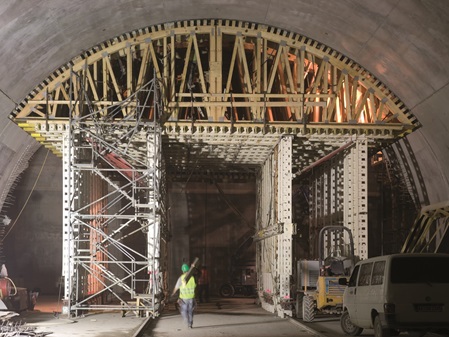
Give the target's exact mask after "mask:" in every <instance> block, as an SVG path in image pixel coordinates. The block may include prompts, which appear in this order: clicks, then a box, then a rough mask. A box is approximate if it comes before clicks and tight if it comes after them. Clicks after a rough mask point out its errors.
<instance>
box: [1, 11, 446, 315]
mask: <svg viewBox="0 0 449 337" xmlns="http://www.w3.org/2000/svg"><path fill="white" fill-rule="evenodd" d="M223 6H224V7H225V5H223ZM298 6H299V5H298ZM414 6H420V5H419V4H418V3H413V6H412V5H410V7H411V8H408V9H406V8H403V7H406V6H405V5H404V4H403V3H401V2H398V3H397V4H395V6H392V7H390V5H387V4H385V8H380V9H376V11H380V13H377V14H378V15H379V17H380V18H383V20H382V19H380V18H379V19H378V20H379V22H382V23H385V22H386V23H389V24H391V25H392V27H393V26H394V24H393V22H395V19H397V17H396V15H397V16H400V14H397V13H399V12H401V11H404V12H405V11H406V10H407V11H412V10H413V9H414ZM421 6H425V5H421ZM271 7H272V6H270V8H271ZM45 9H47V10H48V9H50V8H45V6H43V8H42V9H41V10H43V11H44V10H45ZM387 9H388V10H389V11H388V10H387ZM247 10H248V11H251V12H252V16H251V17H253V18H254V21H246V20H245V21H243V20H242V21H240V20H234V19H233V20H228V19H201V18H197V19H196V18H195V19H191V20H190V18H189V19H185V20H174V21H173V20H167V21H165V22H164V23H157V24H156V23H154V25H148V24H145V25H144V24H143V21H144V20H143V21H140V22H141V23H142V25H140V26H136V24H137V23H136V24H134V25H130V24H129V23H128V24H127V25H126V28H127V30H126V29H125V27H120V30H117V28H115V27H114V26H111V27H114V30H113V31H114V32H115V34H113V33H112V31H111V32H103V33H101V34H99V36H95V37H94V38H93V37H91V38H90V39H89V38H87V36H86V41H84V42H83V45H81V44H80V42H76V45H77V47H78V49H79V50H82V52H79V50H77V49H76V48H75V47H73V49H71V51H70V53H69V54H67V55H66V56H65V58H62V57H58V58H56V57H55V60H51V61H52V62H51V63H50V61H46V62H45V69H42V70H39V71H37V70H35V71H36V73H33V76H34V77H31V78H27V82H26V85H21V86H19V84H20V81H17V83H19V84H17V83H16V84H15V86H16V87H14V86H13V85H10V86H8V90H3V92H7V91H10V92H11V94H10V95H11V96H15V97H14V99H13V100H12V101H15V102H16V104H8V105H5V106H9V109H7V108H4V110H5V111H4V115H5V118H9V121H8V123H9V124H7V125H8V129H7V131H8V132H14V133H20V134H21V135H22V137H25V136H26V137H28V136H27V134H26V133H28V134H29V135H30V136H31V137H32V138H34V139H32V138H30V137H28V138H24V139H26V141H23V142H24V143H26V146H25V145H23V148H21V150H17V152H21V151H22V153H21V154H19V155H16V154H15V153H14V151H13V150H11V149H9V148H8V147H5V148H4V150H3V151H4V152H3V153H4V154H5V159H6V158H8V159H6V161H5V163H4V165H5V171H6V169H9V170H12V168H11V167H9V166H8V164H9V162H15V163H16V164H15V166H14V167H13V169H14V170H16V171H14V170H12V171H13V172H12V173H10V175H9V176H8V178H9V180H7V181H5V182H4V184H5V186H8V189H5V191H6V193H4V194H5V196H4V207H3V208H2V214H3V218H4V224H5V226H4V233H3V236H4V239H3V243H4V247H3V257H2V258H3V259H4V262H5V263H6V265H7V266H8V270H9V273H10V275H11V277H13V279H15V280H16V283H17V285H19V286H23V287H26V288H29V289H35V288H38V289H40V290H41V291H42V292H43V293H50V294H60V295H61V296H62V297H63V298H64V305H65V307H64V308H65V310H66V311H67V313H70V312H72V311H75V312H76V311H77V310H81V309H85V308H86V307H87V308H92V309H96V308H101V307H103V306H105V305H109V306H110V308H112V309H115V308H121V307H122V305H123V303H128V302H132V301H133V300H135V299H136V298H137V299H138V301H141V302H140V305H142V310H145V311H149V312H152V313H153V312H155V311H157V310H158V309H159V305H160V303H162V302H163V299H164V297H165V296H167V292H168V291H169V289H171V288H172V287H173V284H174V282H175V280H176V278H177V276H178V275H179V273H180V265H181V264H182V263H184V262H186V263H191V262H192V261H193V260H194V258H195V257H198V258H199V261H200V263H201V264H202V265H206V266H207V267H208V268H209V270H210V273H211V281H212V289H211V291H213V292H214V293H216V294H219V292H220V287H221V286H222V285H224V284H226V283H229V282H231V281H232V279H234V278H235V277H236V276H238V277H243V278H246V277H249V278H251V281H254V283H253V284H254V291H255V294H257V296H258V297H259V298H260V299H261V302H262V306H263V307H264V308H265V309H266V310H269V311H272V312H275V313H277V314H279V315H292V312H291V308H290V307H289V305H288V303H289V302H290V299H291V297H292V291H291V282H292V278H294V277H295V275H296V274H295V273H296V271H295V266H296V262H297V261H298V260H300V259H316V258H317V257H318V243H317V238H318V233H319V230H320V229H321V228H322V227H324V226H327V225H342V226H346V227H348V228H350V229H351V231H352V232H353V235H354V237H355V243H356V254H357V256H358V258H360V259H364V258H367V257H369V256H375V255H382V254H389V253H395V252H401V251H404V252H405V251H415V250H416V251H418V250H425V251H440V252H441V251H445V250H447V248H446V247H447V243H446V240H447V239H445V229H446V227H445V226H446V225H445V222H444V219H445V217H446V214H447V213H446V209H447V205H446V202H445V200H446V199H447V198H446V195H447V192H445V190H447V184H441V183H438V180H440V179H441V180H442V181H443V182H445V181H447V178H446V176H445V174H444V172H445V171H444V168H443V167H444V162H445V160H447V159H445V158H446V157H445V156H447V153H445V152H444V151H442V153H441V155H440V156H439V157H438V160H439V161H440V162H439V164H438V165H433V164H432V163H434V162H437V161H438V160H437V159H435V157H436V156H437V153H439V151H440V150H439V149H438V150H437V148H436V147H433V146H432V149H433V151H430V152H425V151H422V150H421V148H420V146H422V142H421V138H426V137H430V136H429V134H432V136H434V137H437V136H438V135H439V132H440V128H441V126H442V125H444V123H438V122H435V121H434V123H435V127H434V130H433V131H429V129H428V128H426V124H427V123H428V122H429V121H428V119H427V118H428V117H427V116H426V115H425V113H423V112H422V110H426V111H427V110H428V109H427V108H425V107H423V105H425V104H426V103H427V102H428V101H427V100H424V102H425V103H422V104H419V103H418V102H416V100H415V98H414V91H413V90H412V89H415V88H412V89H410V90H409V91H407V90H406V89H403V87H402V86H401V85H402V84H403V80H401V81H400V80H399V79H398V77H399V76H398V75H397V74H396V73H395V71H396V70H394V69H392V70H390V71H389V73H387V74H384V73H383V72H382V66H383V67H387V68H389V67H390V66H391V65H389V64H386V63H385V60H381V61H384V62H381V61H379V64H377V63H376V61H373V60H370V61H368V60H367V58H368V57H369V55H368V54H365V53H368V52H367V51H359V52H356V51H355V50H353V49H352V48H355V46H353V47H352V48H350V47H345V41H348V40H351V39H350V37H349V36H347V37H346V38H345V39H342V41H341V42H338V43H337V42H334V41H333V40H332V39H330V38H329V37H326V36H327V34H326V33H325V32H324V33H316V32H314V33H313V34H312V31H309V30H308V29H305V28H301V26H298V27H296V26H290V24H285V23H286V22H288V21H285V22H284V23H280V22H278V21H277V20H271V19H268V18H266V17H265V18H262V19H261V18H259V20H257V16H258V14H255V13H254V12H253V11H252V9H251V10H250V9H249V8H248V9H247ZM272 10H273V12H275V11H276V10H274V9H272ZM354 10H355V9H354ZM369 10H374V9H373V8H369ZM277 11H282V9H277ZM387 13H388V14H387ZM282 14H283V15H286V13H285V12H283V13H282ZM128 15H129V14H128ZM184 15H186V14H184ZM289 15H294V13H290V14H289ZM429 16H430V17H431V15H430V14H429ZM110 17H112V16H110ZM193 17H195V15H193ZM68 20H70V19H68ZM111 20H112V19H111ZM141 20H142V19H141ZM150 21H151V20H150ZM259 22H261V23H259ZM291 22H293V21H291ZM435 25H437V24H435ZM438 27H440V26H438ZM123 29H125V30H123ZM367 29H368V28H367ZM385 29H386V28H385ZM440 29H442V28H440ZM386 30H387V29H386ZM307 33H309V34H307ZM333 33H335V31H333ZM71 34H73V33H71ZM90 34H92V33H89V34H88V35H90ZM346 34H348V35H349V33H346ZM372 34H374V33H372ZM379 34H385V32H384V31H382V32H381V33H379ZM311 37H314V38H311ZM376 37H377V38H380V37H379V36H376ZM89 41H90V43H89ZM101 41H103V42H101ZM46 43H48V44H51V42H46ZM65 43H66V42H65ZM353 43H354V44H356V43H355V42H353ZM376 43H378V42H377V41H376ZM75 50H76V52H75ZM41 53H43V52H41ZM390 53H392V54H394V53H395V52H393V51H390ZM394 55H395V56H396V57H398V56H397V55H396V54H394ZM385 58H386V59H387V57H385ZM33 62H36V61H33ZM47 62H48V64H47ZM395 62H396V63H399V62H400V61H398V60H395ZM6 64H7V63H6ZM407 66H408V65H402V66H401V67H407ZM36 68H39V67H36ZM415 76H416V77H417V76H418V75H415ZM440 76H442V77H444V72H440ZM446 77H447V76H446ZM28 81H29V82H28ZM418 83H421V82H418ZM18 87H20V90H19V89H18ZM393 88H394V91H393V90H392V89H393ZM415 90H416V89H415ZM441 90H444V89H441ZM397 94H399V96H400V97H403V98H402V99H400V98H399V96H397ZM4 96H5V97H8V95H7V94H4ZM428 97H433V96H432V94H428V95H427V96H426V98H428ZM4 99H5V100H7V99H6V98H4ZM439 99H441V100H443V99H442V98H439V97H433V98H432V100H436V102H438V103H439V104H441V105H444V104H443V103H444V102H443V103H440V102H439V101H438V100H439ZM428 100H429V102H428V104H429V105H431V104H436V103H435V101H431V99H430V98H428ZM10 103H11V102H10ZM12 105H14V106H12ZM435 114H436V113H435ZM438 116H439V117H438V118H441V119H443V120H444V118H445V116H446V115H444V114H443V115H442V116H440V115H438ZM422 119H423V120H425V121H426V123H423V124H422V123H421V120H422ZM9 125H11V126H9ZM17 126H18V127H17ZM9 127H10V128H15V129H12V130H13V131H9ZM20 128H21V129H23V130H24V131H25V132H23V131H22V130H20ZM5 130H6V129H5ZM429 142H430V141H429ZM430 143H431V142H430ZM429 146H430V145H429ZM440 146H442V147H444V146H443V145H440ZM10 147H11V148H13V146H10ZM424 152H425V153H424ZM8 156H9V157H8ZM429 156H430V157H431V160H429V158H428V157H429ZM435 171H437V172H435ZM432 173H433V174H432ZM8 184H9V185H8ZM61 222H62V223H61ZM122 294H124V295H122ZM122 296H123V297H122ZM284 302H286V303H284Z"/></svg>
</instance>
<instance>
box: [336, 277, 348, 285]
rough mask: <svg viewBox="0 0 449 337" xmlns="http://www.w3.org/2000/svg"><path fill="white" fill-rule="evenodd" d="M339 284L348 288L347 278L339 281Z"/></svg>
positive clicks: (341, 278)
mask: <svg viewBox="0 0 449 337" xmlns="http://www.w3.org/2000/svg"><path fill="white" fill-rule="evenodd" d="M338 284H339V285H341V286H347V285H348V280H347V279H346V278H345V277H340V278H339V279H338Z"/></svg>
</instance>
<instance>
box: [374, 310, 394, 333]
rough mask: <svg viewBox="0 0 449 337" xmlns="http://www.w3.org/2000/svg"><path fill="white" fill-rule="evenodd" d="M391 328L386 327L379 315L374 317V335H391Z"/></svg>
mask: <svg viewBox="0 0 449 337" xmlns="http://www.w3.org/2000/svg"><path fill="white" fill-rule="evenodd" d="M390 336H391V334H390V329H385V328H384V327H383V326H382V324H381V323H380V318H379V315H377V316H376V317H375V318H374V337H390Z"/></svg>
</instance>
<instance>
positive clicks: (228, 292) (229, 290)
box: [220, 283, 235, 297]
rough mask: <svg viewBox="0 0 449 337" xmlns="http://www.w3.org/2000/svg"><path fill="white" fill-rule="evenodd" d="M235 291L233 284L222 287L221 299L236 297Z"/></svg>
mask: <svg viewBox="0 0 449 337" xmlns="http://www.w3.org/2000/svg"><path fill="white" fill-rule="evenodd" d="M234 293H235V290H234V287H233V286H232V284H229V283H226V284H223V285H222V286H221V287H220V295H221V297H232V296H234Z"/></svg>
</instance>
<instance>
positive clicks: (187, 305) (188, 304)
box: [172, 263, 196, 329]
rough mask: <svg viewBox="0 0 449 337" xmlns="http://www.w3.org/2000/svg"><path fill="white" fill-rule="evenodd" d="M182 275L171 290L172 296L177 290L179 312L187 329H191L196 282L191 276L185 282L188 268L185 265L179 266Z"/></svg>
mask: <svg viewBox="0 0 449 337" xmlns="http://www.w3.org/2000/svg"><path fill="white" fill-rule="evenodd" d="M181 270H182V275H181V276H180V277H179V278H178V281H177V282H176V285H175V288H174V289H173V293H172V296H173V295H175V293H176V292H177V291H178V289H179V299H178V304H179V310H180V311H181V315H182V318H183V319H184V321H185V322H186V323H187V327H188V328H189V329H192V327H193V311H194V310H195V306H196V301H195V288H196V282H195V278H194V277H193V276H191V277H190V278H189V279H188V280H186V276H187V273H188V271H189V270H190V267H189V266H188V265H187V264H185V263H184V264H183V265H182V266H181Z"/></svg>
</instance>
